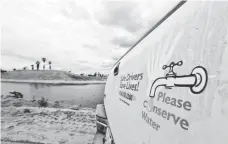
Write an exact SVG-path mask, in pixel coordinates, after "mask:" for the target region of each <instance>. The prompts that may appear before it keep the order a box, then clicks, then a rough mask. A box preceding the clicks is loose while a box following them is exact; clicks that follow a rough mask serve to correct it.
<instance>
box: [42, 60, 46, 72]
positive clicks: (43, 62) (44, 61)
mask: <svg viewBox="0 0 228 144" xmlns="http://www.w3.org/2000/svg"><path fill="white" fill-rule="evenodd" d="M42 61H43V70H45V62H46V58H42Z"/></svg>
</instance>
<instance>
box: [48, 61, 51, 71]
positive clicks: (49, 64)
mask: <svg viewBox="0 0 228 144" xmlns="http://www.w3.org/2000/svg"><path fill="white" fill-rule="evenodd" d="M48 64H49V69H50V70H51V61H49V62H48Z"/></svg>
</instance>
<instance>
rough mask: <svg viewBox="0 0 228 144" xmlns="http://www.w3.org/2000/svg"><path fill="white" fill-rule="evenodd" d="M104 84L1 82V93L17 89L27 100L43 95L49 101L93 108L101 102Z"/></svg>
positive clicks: (5, 93) (39, 97)
mask: <svg viewBox="0 0 228 144" xmlns="http://www.w3.org/2000/svg"><path fill="white" fill-rule="evenodd" d="M104 88H105V84H87V85H51V84H38V83H12V82H1V94H3V95H7V94H8V93H9V92H10V91H18V92H21V93H22V94H23V95H24V98H25V99H27V100H32V99H33V97H34V98H35V99H36V100H37V99H41V97H45V98H47V99H48V101H50V102H54V101H64V102H67V103H69V104H76V105H81V106H83V107H90V108H95V107H96V105H97V104H100V103H103V96H104Z"/></svg>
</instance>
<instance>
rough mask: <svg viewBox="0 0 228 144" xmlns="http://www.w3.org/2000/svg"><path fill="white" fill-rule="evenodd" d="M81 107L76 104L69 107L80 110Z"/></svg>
mask: <svg viewBox="0 0 228 144" xmlns="http://www.w3.org/2000/svg"><path fill="white" fill-rule="evenodd" d="M80 108H81V107H80V106H78V105H74V106H72V107H70V108H69V109H72V110H79V109H80Z"/></svg>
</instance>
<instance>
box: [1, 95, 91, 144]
mask: <svg viewBox="0 0 228 144" xmlns="http://www.w3.org/2000/svg"><path fill="white" fill-rule="evenodd" d="M1 104H2V108H1V122H2V123H1V143H3V144H19V143H20V144H21V143H26V144H28V143H30V144H41V143H50V144H56V143H59V144H63V143H69V144H71V143H72V144H75V143H77V144H91V143H92V140H93V138H94V135H95V132H96V124H95V109H88V108H79V107H75V106H70V105H64V103H52V104H51V103H49V104H48V105H47V107H45V108H44V107H39V106H40V103H39V101H34V100H33V101H27V100H24V99H16V98H12V97H8V98H4V97H2V98H1ZM57 107H59V108H57Z"/></svg>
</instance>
